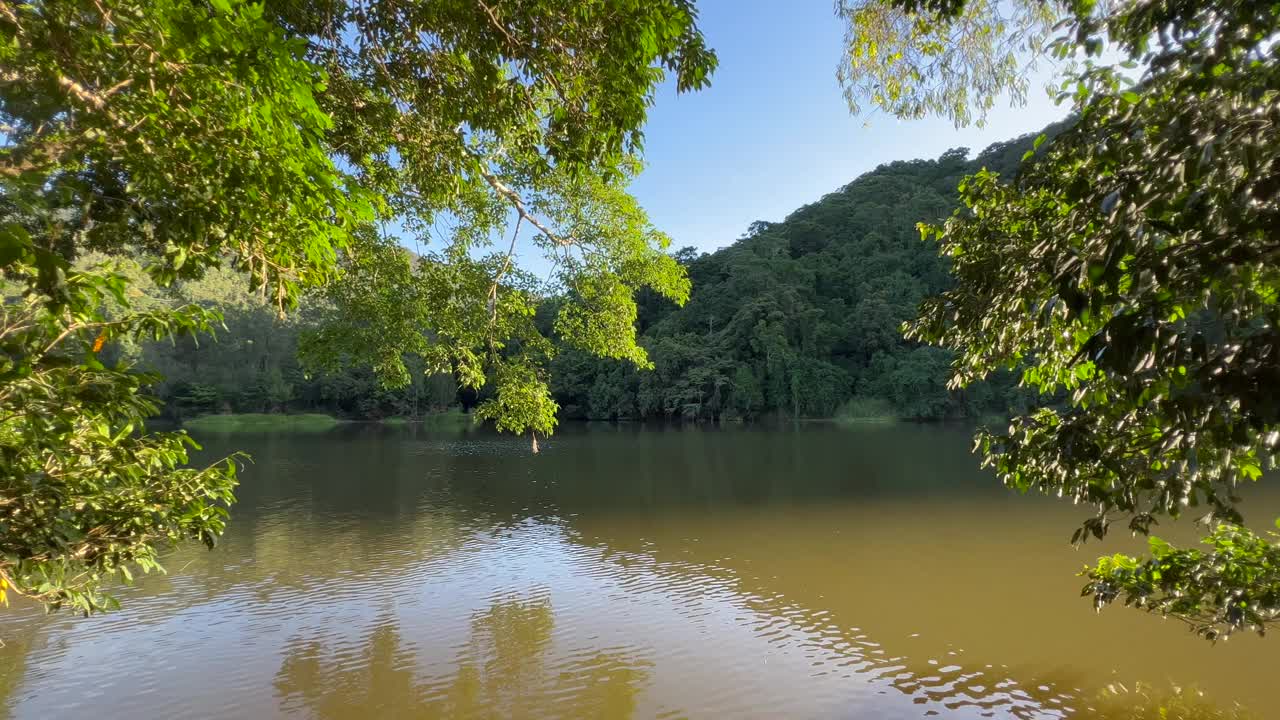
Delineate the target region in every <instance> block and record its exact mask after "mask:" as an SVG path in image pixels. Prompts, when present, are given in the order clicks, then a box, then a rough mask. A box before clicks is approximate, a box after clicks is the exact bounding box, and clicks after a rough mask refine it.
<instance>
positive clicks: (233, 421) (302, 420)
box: [182, 413, 343, 432]
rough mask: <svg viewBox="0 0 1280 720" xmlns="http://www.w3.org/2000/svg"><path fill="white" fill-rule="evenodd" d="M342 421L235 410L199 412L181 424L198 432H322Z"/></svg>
mask: <svg viewBox="0 0 1280 720" xmlns="http://www.w3.org/2000/svg"><path fill="white" fill-rule="evenodd" d="M342 422H343V421H342V420H339V419H338V418H335V417H333V416H332V415H324V414H321V413H302V414H298V415H285V414H283V413H236V414H226V415H201V416H200V417H195V418H191V419H189V420H184V421H183V422H182V426H183V427H184V428H187V429H188V430H198V431H201V432H268V431H275V430H288V431H292V432H323V431H325V430H331V429H333V428H334V427H336V426H337V425H339V424H341V423H342Z"/></svg>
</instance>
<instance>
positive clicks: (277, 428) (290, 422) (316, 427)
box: [182, 408, 475, 433]
mask: <svg viewBox="0 0 1280 720" xmlns="http://www.w3.org/2000/svg"><path fill="white" fill-rule="evenodd" d="M357 422H359V423H375V424H379V425H386V426H389V427H406V426H409V425H421V426H422V427H427V428H450V429H452V428H459V429H461V428H466V427H470V426H471V425H472V424H474V422H475V417H474V416H473V415H470V414H468V413H466V412H464V411H463V410H461V409H458V408H452V409H450V410H446V411H444V412H438V413H430V414H427V415H422V416H419V417H400V416H397V417H388V418H382V419H380V420H344V419H342V418H337V417H334V416H332V415H326V414H324V413H298V414H285V413H227V414H223V415H201V416H199V417H194V418H190V419H188V420H184V421H183V422H182V427H184V428H186V429H188V430H196V431H199V432H219V433H236V432H325V431H327V430H332V429H333V428H335V427H337V426H338V425H345V424H349V423H357Z"/></svg>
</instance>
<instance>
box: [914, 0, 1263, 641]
mask: <svg viewBox="0 0 1280 720" xmlns="http://www.w3.org/2000/svg"><path fill="white" fill-rule="evenodd" d="M1092 9H1093V6H1092V5H1087V4H1086V5H1081V6H1080V7H1079V8H1078V12H1079V13H1080V15H1079V16H1078V17H1075V18H1074V19H1073V20H1072V21H1071V22H1070V23H1068V25H1067V26H1065V27H1064V28H1063V35H1062V37H1061V38H1060V39H1059V40H1058V41H1056V43H1055V46H1054V47H1055V48H1056V49H1057V50H1058V51H1059V53H1060V54H1062V55H1067V54H1070V53H1073V52H1079V53H1082V54H1084V55H1086V56H1089V57H1091V58H1097V57H1099V56H1100V53H1102V51H1103V48H1104V47H1105V46H1106V45H1107V44H1108V43H1110V44H1111V45H1112V46H1113V47H1115V48H1116V49H1117V50H1118V51H1119V52H1120V53H1122V54H1125V55H1127V56H1129V57H1130V58H1132V59H1133V60H1134V61H1137V63H1138V64H1137V65H1136V67H1141V68H1143V70H1144V72H1143V75H1142V78H1141V80H1140V82H1137V83H1133V82H1132V81H1130V80H1128V79H1126V75H1125V73H1124V71H1123V69H1122V68H1118V67H1111V66H1106V65H1091V66H1086V67H1085V68H1083V69H1082V70H1081V71H1080V72H1079V74H1078V75H1076V76H1074V77H1070V78H1068V79H1067V81H1066V82H1064V83H1063V85H1062V93H1061V96H1062V99H1064V100H1068V101H1071V102H1073V103H1074V105H1075V108H1076V110H1077V113H1078V116H1079V120H1078V122H1076V123H1075V124H1074V125H1073V126H1072V127H1071V128H1069V129H1068V130H1066V131H1065V132H1064V133H1062V134H1061V135H1059V136H1058V137H1057V138H1056V139H1054V140H1053V141H1052V142H1051V143H1049V144H1048V145H1047V147H1042V148H1040V149H1039V151H1038V153H1035V157H1034V159H1033V160H1032V161H1031V162H1030V164H1029V165H1027V166H1024V168H1023V169H1022V172H1021V173H1020V175H1019V176H1018V178H1017V181H1016V182H1015V183H1013V184H1008V183H1003V182H1000V181H999V180H998V179H997V178H996V177H995V176H994V175H993V174H991V173H979V174H977V175H976V176H974V177H971V178H969V179H967V180H966V181H965V183H964V185H963V186H962V197H963V201H964V204H965V206H966V209H965V210H964V211H961V212H958V213H957V214H956V215H955V216H954V217H952V218H951V219H950V220H948V221H947V222H946V224H945V225H944V226H942V227H940V228H927V229H926V234H927V235H930V236H933V237H936V238H938V239H939V240H940V241H941V242H942V248H943V252H944V253H945V254H946V255H947V256H949V257H950V259H951V261H952V271H953V274H954V276H955V278H956V287H955V288H954V289H952V290H949V291H947V292H944V293H942V294H940V295H938V296H935V297H934V298H931V299H930V300H929V301H928V302H927V303H926V304H925V305H924V307H923V312H922V316H921V318H920V319H919V320H918V321H915V322H913V323H912V324H911V325H910V327H909V335H911V336H912V337H915V338H918V339H922V340H927V341H930V342H936V343H938V344H940V345H942V346H943V347H946V348H950V349H953V350H955V351H956V352H957V353H958V355H957V359H956V364H955V374H954V377H953V383H954V384H955V385H956V386H964V385H966V384H968V383H970V382H973V381H975V380H979V379H981V378H984V377H986V376H987V375H988V373H990V372H992V371H994V370H996V369H998V368H1005V367H1024V368H1025V370H1024V371H1023V376H1022V377H1023V382H1024V383H1025V384H1026V385H1027V386H1028V387H1032V388H1036V389H1038V390H1040V391H1041V392H1043V393H1050V394H1054V395H1058V394H1062V393H1065V394H1067V396H1068V398H1069V404H1068V405H1067V406H1066V407H1063V408H1058V409H1053V408H1045V409H1041V410H1038V411H1037V412H1035V413H1033V414H1029V415H1025V416H1023V417H1019V418H1016V419H1015V420H1014V422H1013V424H1012V425H1011V427H1010V428H1009V431H1008V432H1007V433H1001V432H991V431H984V432H983V434H982V435H981V436H980V446H981V448H982V451H983V453H984V454H985V456H986V458H987V462H988V463H989V464H990V465H992V466H994V467H995V469H996V471H997V473H998V474H999V475H1000V477H1001V478H1002V479H1003V480H1004V481H1005V482H1006V483H1007V484H1008V485H1010V486H1012V487H1015V488H1018V489H1020V490H1032V489H1034V490H1039V491H1043V492H1048V493H1054V494H1057V495H1066V496H1067V497H1069V498H1071V499H1072V500H1073V501H1075V502H1078V503H1082V504H1088V505H1091V506H1093V507H1094V508H1095V513H1094V516H1093V517H1091V518H1089V519H1088V520H1087V521H1086V522H1085V523H1084V524H1083V526H1082V527H1081V528H1080V529H1079V530H1077V532H1076V538H1075V539H1076V540H1081V539H1085V538H1087V537H1089V536H1091V535H1092V536H1095V537H1098V538H1101V537H1103V536H1104V535H1105V534H1106V532H1107V530H1108V528H1109V527H1110V526H1111V525H1112V524H1113V523H1115V522H1121V523H1123V524H1125V525H1127V527H1128V529H1130V530H1132V531H1134V532H1137V533H1143V534H1145V533H1147V532H1148V531H1149V529H1150V527H1151V526H1152V525H1153V524H1155V523H1156V522H1157V520H1158V519H1159V518H1161V517H1165V516H1172V517H1178V516H1180V515H1182V514H1183V513H1184V512H1188V511H1189V509H1190V508H1195V509H1196V510H1195V512H1196V513H1197V515H1198V516H1199V517H1200V519H1201V520H1203V521H1204V522H1206V523H1208V524H1210V525H1214V526H1216V529H1215V530H1214V534H1213V535H1212V537H1211V538H1210V539H1209V542H1210V544H1211V545H1212V546H1213V551H1212V552H1211V553H1201V552H1200V551H1194V550H1172V549H1170V548H1168V547H1167V546H1164V545H1163V544H1160V545H1156V546H1153V549H1154V550H1155V552H1154V557H1153V558H1152V559H1151V560H1149V561H1139V560H1136V559H1132V558H1108V559H1104V560H1103V561H1101V562H1100V564H1099V565H1098V566H1097V567H1096V568H1094V569H1092V570H1090V571H1089V573H1088V574H1089V577H1090V583H1089V585H1088V586H1086V588H1085V592H1086V594H1092V595H1093V596H1094V599H1095V602H1096V603H1097V605H1098V606H1099V607H1101V606H1103V605H1106V604H1107V603H1109V602H1111V601H1113V600H1115V599H1117V598H1120V597H1123V598H1125V599H1126V601H1128V602H1131V603H1134V604H1137V605H1140V606H1142V607H1145V608H1148V609H1150V610H1153V611H1156V612H1161V613H1166V614H1171V615H1175V616H1178V617H1181V618H1183V619H1185V620H1187V621H1188V622H1190V623H1191V624H1192V627H1193V628H1194V629H1195V630H1196V631H1197V632H1200V633H1201V634H1203V635H1205V636H1206V637H1210V638H1214V637H1218V636H1219V635H1221V634H1223V633H1227V634H1229V633H1231V632H1233V631H1236V630H1239V629H1242V628H1256V629H1258V630H1261V629H1262V628H1263V627H1264V626H1265V624H1266V623H1268V622H1271V621H1274V620H1275V619H1276V618H1278V617H1280V596H1278V595H1277V593H1276V587H1277V586H1280V567H1278V566H1277V565H1276V563H1275V558H1276V550H1275V546H1274V542H1273V540H1266V539H1263V538H1260V537H1258V536H1255V535H1253V534H1252V533H1251V532H1249V531H1248V530H1245V529H1243V528H1242V527H1240V523H1242V522H1243V518H1242V516H1241V514H1240V512H1239V510H1238V508H1237V506H1236V504H1237V502H1238V498H1237V497H1236V489H1237V487H1238V486H1239V485H1240V484H1242V483H1245V482H1249V481H1253V480H1257V479H1258V478H1259V477H1261V475H1262V473H1263V471H1264V469H1266V468H1267V467H1274V465H1275V460H1276V456H1277V453H1280V393H1277V391H1276V388H1277V387H1280V239H1278V236H1277V228H1280V142H1277V138H1280V44H1277V43H1276V42H1275V39H1276V37H1277V34H1280V5H1275V4H1274V3H1270V2H1247V1H1242V0H1241V1H1235V2H1222V3H1204V4H1200V3H1163V2H1146V1H1143V2H1128V3H1120V4H1117V5H1115V6H1113V7H1112V8H1111V9H1110V11H1109V12H1110V14H1108V15H1106V16H1104V17H1101V18H1098V17H1094V16H1092V15H1091V14H1089V13H1090V12H1092Z"/></svg>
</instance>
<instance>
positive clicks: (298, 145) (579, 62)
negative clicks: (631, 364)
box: [0, 0, 715, 612]
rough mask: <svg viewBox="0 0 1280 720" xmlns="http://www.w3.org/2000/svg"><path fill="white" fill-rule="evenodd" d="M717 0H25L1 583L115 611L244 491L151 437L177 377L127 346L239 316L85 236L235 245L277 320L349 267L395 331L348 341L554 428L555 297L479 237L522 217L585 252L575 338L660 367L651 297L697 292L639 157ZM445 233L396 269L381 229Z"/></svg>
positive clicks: (385, 363) (196, 264)
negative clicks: (124, 586)
mask: <svg viewBox="0 0 1280 720" xmlns="http://www.w3.org/2000/svg"><path fill="white" fill-rule="evenodd" d="M695 20H696V17H695V13H694V11H693V8H692V5H691V4H690V3H689V2H687V0H660V1H659V2H647V3H635V2H630V1H629V0H588V1H586V2H579V1H577V0H575V1H573V2H570V1H568V0H525V1H522V2H517V3H503V4H501V5H500V6H499V5H497V4H494V5H490V4H487V3H485V2H474V1H473V0H465V1H464V0H444V1H441V0H430V1H428V0H418V1H413V2H382V3H367V2H362V1H352V2H345V1H343V0H273V1H271V2H265V3H252V2H245V1H244V0H209V2H188V1H187V0H147V2H141V1H140V0H30V1H28V2H22V3H4V4H2V5H0V272H3V276H4V279H5V281H6V296H7V297H8V298H9V300H8V301H6V303H5V305H4V306H3V317H0V343H2V344H3V345H4V350H5V353H4V357H3V359H2V360H0V457H2V458H3V467H0V483H3V493H2V494H0V590H3V591H12V592H16V593H18V594H21V595H26V596H30V597H33V598H36V599H38V600H40V601H43V602H45V603H46V604H47V605H48V606H50V607H57V606H60V605H70V606H74V607H75V608H77V609H79V610H82V611H84V612H90V611H94V610H97V609H100V608H102V607H104V606H105V605H106V604H107V603H108V602H109V600H108V599H107V598H105V597H104V596H103V595H102V593H101V585H102V582H103V580H104V579H106V578H107V577H109V576H111V575H113V574H116V573H119V574H121V575H123V576H125V577H127V576H128V572H129V569H128V568H129V567H130V565H131V564H133V565H136V566H138V567H141V568H142V569H144V570H146V569H153V568H155V567H157V565H156V559H157V557H158V553H159V551H160V549H161V548H162V546H163V545H164V544H165V543H168V542H170V541H178V540H180V539H184V538H199V539H202V540H204V541H205V542H207V543H212V541H213V539H214V538H215V537H216V536H217V535H218V534H219V533H220V532H221V530H222V527H223V522H224V518H225V505H226V504H227V503H229V502H230V501H231V500H232V494H231V493H232V488H233V487H234V483H235V465H234V459H231V460H229V461H225V462H222V463H218V464H215V465H213V466H211V467H210V468H207V469H204V470H193V469H185V468H184V467H183V466H185V464H186V462H187V455H186V448H187V447H190V446H191V444H192V443H191V441H190V439H189V438H187V437H186V436H185V434H182V433H148V432H147V431H146V430H145V429H144V420H145V418H146V417H147V416H149V415H151V414H153V413H154V412H155V410H156V406H155V403H154V402H153V401H152V400H150V399H148V397H147V396H146V395H145V392H146V388H147V387H148V386H150V385H152V384H154V383H155V382H156V381H157V378H155V377H153V376H151V375H149V374H146V373H143V372H140V371H139V369H138V368H137V367H135V366H133V365H132V364H131V363H130V360H129V358H131V357H133V355H132V354H131V353H128V352H120V351H118V348H117V346H124V345H135V344H136V343H137V342H139V341H140V340H141V339H143V338H152V339H155V338H166V337H168V338H172V337H175V336H177V335H181V334H184V333H186V334H190V333H197V332H207V331H209V330H210V329H212V327H214V326H215V325H216V324H217V323H218V322H219V316H218V313H217V311H216V309H214V308H210V307H203V306H190V305H176V306H174V305H170V304H165V303H160V304H159V305H157V306H156V307H144V304H143V303H141V302H138V305H137V307H135V305H134V303H135V301H137V300H139V296H141V295H142V293H141V292H139V291H138V289H137V288H136V287H134V286H133V285H134V281H135V280H136V278H133V279H131V278H130V276H129V275H128V274H126V273H124V272H121V271H117V270H116V269H113V267H112V266H111V264H110V260H107V261H105V262H98V263H97V264H93V263H90V264H86V263H84V262H79V263H78V262H76V261H77V259H78V258H87V257H104V258H110V257H111V256H113V255H130V256H134V257H136V258H145V259H147V261H146V262H147V267H146V271H147V273H148V275H149V276H150V281H151V282H154V283H155V284H156V285H158V286H159V287H168V286H170V285H172V284H173V283H174V282H175V281H179V280H186V281H190V280H196V279H198V278H200V277H201V276H202V275H203V274H204V273H205V272H206V271H207V270H208V269H210V268H215V267H220V266H230V267H232V268H235V269H238V270H239V271H241V272H243V273H244V274H246V275H247V276H248V278H249V285H250V288H252V289H254V290H256V291H258V292H259V293H260V294H261V295H262V296H263V297H264V298H265V299H266V300H267V301H268V302H270V303H271V304H272V305H273V306H274V307H276V308H277V310H278V311H279V312H285V311H287V310H290V309H292V308H293V307H294V306H295V305H296V303H297V302H298V300H299V298H300V297H301V295H302V294H303V293H304V292H310V291H316V290H317V289H320V288H324V287H326V286H333V287H334V288H335V290H334V291H333V292H334V293H335V294H334V295H333V296H332V297H330V298H329V299H330V301H331V305H332V308H333V312H334V314H335V319H336V320H340V321H342V322H344V323H346V324H345V326H342V327H345V328H347V329H351V328H355V329H358V330H360V331H362V332H364V333H365V335H364V337H366V338H368V342H366V343H364V344H363V345H362V346H361V347H359V348H355V349H352V348H351V347H350V346H349V345H348V346H345V347H344V346H343V345H341V344H340V343H338V342H337V341H336V340H335V341H334V342H332V343H323V342H321V343H317V345H319V346H320V347H321V350H320V351H319V353H318V354H319V357H320V359H321V360H326V359H327V360H335V359H341V360H343V361H350V362H360V361H364V360H366V359H369V358H374V359H376V361H377V367H378V369H379V370H381V371H383V373H384V375H385V377H386V378H387V380H388V381H389V382H391V383H393V384H394V383H396V382H400V381H402V380H403V375H404V373H405V372H407V371H406V365H405V362H404V358H405V356H406V355H418V356H421V357H425V358H427V359H430V360H432V363H431V365H430V367H428V368H427V370H428V371H436V372H439V371H445V372H449V373H453V374H456V375H457V376H458V378H459V379H460V380H461V381H463V382H464V383H469V384H472V385H476V384H480V383H481V382H482V381H483V380H484V379H485V378H491V379H493V380H495V381H496V383H497V386H498V390H497V399H496V400H495V402H494V404H493V405H492V406H491V407H490V408H488V409H486V414H488V415H489V416H491V417H493V418H495V419H496V420H497V421H498V423H499V425H500V426H502V427H504V428H507V429H513V430H524V429H526V428H529V429H533V430H536V431H542V432H549V431H550V429H551V424H552V422H553V419H554V418H553V416H552V414H551V413H552V411H553V410H554V405H553V404H552V403H550V400H549V397H548V396H547V394H546V391H545V387H546V385H545V368H544V366H543V364H542V363H544V362H545V357H541V356H539V353H540V352H541V349H542V348H544V347H545V346H546V344H547V343H546V340H545V339H541V336H537V335H536V333H532V332H530V329H529V325H528V323H527V317H528V315H529V313H530V311H529V308H530V303H531V302H532V301H533V299H534V293H535V289H534V288H532V287H531V286H529V285H528V284H527V283H525V282H524V281H523V277H524V276H523V275H521V273H519V272H518V269H515V268H511V267H510V266H511V264H512V259H513V253H512V252H507V253H505V254H501V253H500V254H496V255H492V256H486V255H485V254H484V252H483V250H482V249H483V247H484V246H485V245H487V244H488V243H490V242H491V241H492V239H493V237H494V231H495V230H496V229H497V228H499V227H502V226H504V225H505V224H506V223H507V221H508V220H509V219H510V218H512V217H516V218H519V222H522V223H525V224H527V225H530V226H533V227H535V228H537V230H538V232H539V233H540V235H539V240H538V242H539V243H540V244H541V245H542V246H543V247H544V248H546V249H547V250H548V252H552V253H555V254H557V256H564V261H563V263H562V265H561V267H562V268H563V274H562V277H561V278H560V282H561V284H562V285H563V286H564V287H566V288H569V289H570V290H571V293H570V295H571V297H572V300H573V301H572V303H571V304H570V305H568V306H566V310H565V313H564V322H563V323H562V324H561V328H560V332H561V333H562V334H563V335H565V336H566V337H568V338H571V339H574V340H576V342H578V343H579V344H581V345H582V346H584V347H586V348H588V349H589V350H591V351H593V352H602V353H606V354H610V355H612V356H617V357H627V358H629V359H632V360H634V361H638V362H643V360H644V356H643V354H642V352H641V351H640V350H639V348H638V347H636V345H635V342H634V331H631V332H627V331H626V329H627V327H626V326H627V324H628V322H629V320H630V318H633V317H634V302H633V301H632V300H631V294H632V293H633V292H634V290H635V289H636V288H637V287H640V286H649V287H652V288H654V289H655V290H657V291H659V292H662V293H664V294H667V295H668V296H670V297H672V298H674V299H677V300H679V299H681V298H682V297H683V296H684V295H685V294H686V293H687V284H686V281H685V280H684V278H683V275H682V274H681V272H680V270H679V268H678V267H677V266H675V265H674V263H673V262H671V261H670V260H668V259H667V258H666V257H665V255H663V254H662V252H661V250H662V248H663V247H664V245H665V238H664V237H663V236H662V235H661V234H660V233H658V232H657V231H655V230H653V229H652V228H651V227H649V225H648V223H647V220H646V219H645V218H644V216H643V213H642V212H641V211H640V210H639V208H638V207H636V205H635V203H634V201H633V200H632V199H631V198H630V197H629V196H628V195H627V194H626V192H625V179H626V177H627V176H628V174H629V173H631V172H633V171H634V167H635V161H634V159H633V157H634V154H635V153H636V152H638V151H639V150H640V147H641V141H642V136H641V127H642V125H643V122H644V120H645V115H646V112H647V108H648V106H649V104H650V103H651V102H652V100H653V96H654V90H655V88H656V86H657V84H658V83H659V82H660V81H661V80H662V79H663V78H664V77H665V74H666V73H668V72H671V73H673V74H674V75H675V78H676V84H677V86H678V88H679V89H681V90H690V89H696V88H698V87H701V86H703V85H704V84H705V83H706V81H707V78H708V77H709V74H710V72H711V71H712V70H713V68H714V66H715V56H714V54H713V53H711V52H710V51H709V50H708V49H707V48H706V47H705V44H704V42H703V39H702V36H701V34H700V33H699V32H698V30H697V27H696V23H695ZM544 212H545V217H539V215H538V214H539V213H544ZM442 225H448V226H450V227H451V232H450V233H449V237H448V238H447V239H446V240H445V241H444V242H441V243H439V245H438V246H437V247H435V248H433V250H432V253H431V255H430V256H429V257H428V258H427V259H426V260H425V261H424V262H422V263H420V264H419V265H418V266H417V267H416V268H414V269H412V270H411V271H408V272H405V271H404V268H402V267H397V268H395V269H396V271H397V272H401V275H399V276H394V277H393V278H392V279H394V280H405V282H402V283H399V284H392V285H390V286H388V285H387V284H386V281H387V278H386V277H384V276H383V275H379V274H378V273H377V272H376V270H377V268H378V267H379V265H380V264H381V265H383V266H387V267H390V266H391V265H394V263H395V262H399V260H398V259H397V258H398V257H399V256H397V255H396V254H395V253H394V252H391V250H390V248H389V241H388V239H387V238H386V237H384V236H381V235H380V233H379V232H378V231H377V230H376V229H375V228H379V227H388V226H392V227H397V228H399V229H400V232H401V233H402V234H403V235H406V236H418V237H420V238H422V239H424V240H425V239H426V238H427V237H428V235H430V234H432V233H433V231H435V230H437V229H438V228H440V227H441V226H442ZM369 272H372V273H373V274H372V275H371V274H369ZM335 283H336V285H335ZM361 311H368V312H367V313H365V314H363V315H361V314H360V313H361ZM437 311H439V312H437ZM410 321H413V322H412V323H410ZM419 321H420V322H419ZM383 322H387V323H391V324H392V326H393V327H394V329H395V330H396V332H391V333H385V334H383V333H371V332H368V331H369V329H370V328H377V327H378V326H379V325H378V324H379V323H383ZM477 322H478V324H473V323H477ZM397 323H398V324H397ZM348 335H349V334H348ZM336 336H337V335H336V334H333V333H331V337H336ZM342 337H347V335H343V336H342ZM326 353H327V355H326ZM108 361H110V362H108ZM414 367H416V368H419V370H421V369H422V364H421V363H417V364H415V365H414Z"/></svg>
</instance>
